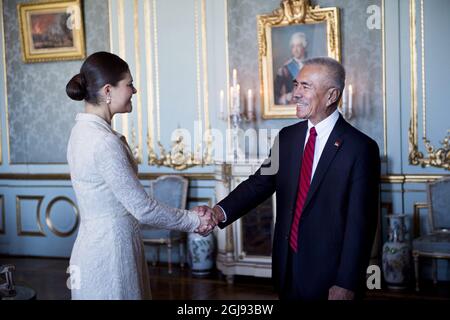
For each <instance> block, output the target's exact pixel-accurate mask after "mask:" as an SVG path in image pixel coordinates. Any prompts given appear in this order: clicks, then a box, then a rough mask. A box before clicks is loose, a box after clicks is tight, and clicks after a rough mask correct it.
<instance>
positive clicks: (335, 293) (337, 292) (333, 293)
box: [328, 286, 355, 300]
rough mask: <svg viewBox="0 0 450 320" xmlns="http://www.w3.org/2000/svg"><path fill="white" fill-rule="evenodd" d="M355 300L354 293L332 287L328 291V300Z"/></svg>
mask: <svg viewBox="0 0 450 320" xmlns="http://www.w3.org/2000/svg"><path fill="white" fill-rule="evenodd" d="M353 299H355V293H354V292H353V291H350V290H347V289H344V288H341V287H338V286H332V287H331V288H330V290H329V291H328V300H353Z"/></svg>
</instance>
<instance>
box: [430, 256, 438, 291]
mask: <svg viewBox="0 0 450 320" xmlns="http://www.w3.org/2000/svg"><path fill="white" fill-rule="evenodd" d="M431 261H432V268H433V285H434V286H436V285H437V261H436V259H435V258H432V259H431Z"/></svg>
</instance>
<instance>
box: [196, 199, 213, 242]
mask: <svg viewBox="0 0 450 320" xmlns="http://www.w3.org/2000/svg"><path fill="white" fill-rule="evenodd" d="M191 210H192V211H194V212H196V213H197V214H198V216H199V217H200V226H199V227H198V228H197V229H196V230H195V232H197V233H199V234H200V235H202V236H204V237H205V236H207V235H208V234H210V233H211V232H212V231H213V230H214V228H215V227H216V225H217V220H216V218H215V213H214V211H213V210H212V209H211V208H210V207H208V206H198V207H194V208H192V209H191Z"/></svg>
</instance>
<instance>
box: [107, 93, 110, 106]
mask: <svg viewBox="0 0 450 320" xmlns="http://www.w3.org/2000/svg"><path fill="white" fill-rule="evenodd" d="M106 104H107V105H110V104H111V96H109V95H108V96H107V97H106Z"/></svg>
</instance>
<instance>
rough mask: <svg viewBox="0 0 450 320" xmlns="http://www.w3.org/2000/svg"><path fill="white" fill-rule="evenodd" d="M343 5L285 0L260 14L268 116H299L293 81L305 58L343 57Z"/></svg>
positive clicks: (264, 107)
mask: <svg viewBox="0 0 450 320" xmlns="http://www.w3.org/2000/svg"><path fill="white" fill-rule="evenodd" d="M339 38H340V31H339V9H338V8H320V7H318V6H316V7H311V6H310V3H309V0H283V1H281V5H280V8H278V9H276V10H275V11H273V12H272V13H271V14H267V15H260V16H258V44H259V69H260V70H259V74H260V92H261V107H262V116H263V118H264V119H274V118H296V107H295V104H294V103H293V100H292V98H293V97H292V91H293V81H294V79H295V78H296V77H297V75H298V73H299V72H300V70H301V68H302V66H303V63H302V61H304V60H305V59H309V58H313V57H319V56H328V57H332V58H334V59H336V60H338V61H340V58H341V57H340V41H339V40H340V39H339Z"/></svg>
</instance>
